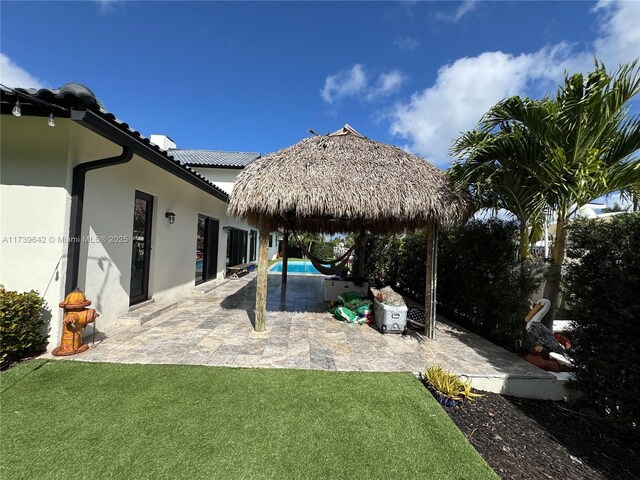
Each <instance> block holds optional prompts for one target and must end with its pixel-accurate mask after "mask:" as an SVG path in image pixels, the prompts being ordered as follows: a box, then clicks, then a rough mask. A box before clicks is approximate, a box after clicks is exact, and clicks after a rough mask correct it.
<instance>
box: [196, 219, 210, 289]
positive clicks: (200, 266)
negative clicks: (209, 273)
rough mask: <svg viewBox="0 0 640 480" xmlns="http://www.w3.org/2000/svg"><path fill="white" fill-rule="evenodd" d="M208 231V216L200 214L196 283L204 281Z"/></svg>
mask: <svg viewBox="0 0 640 480" xmlns="http://www.w3.org/2000/svg"><path fill="white" fill-rule="evenodd" d="M206 233H207V217H205V216H204V215H198V230H197V232H196V285H197V284H199V283H202V282H204V252H205V248H204V247H205V245H206V243H205V241H206Z"/></svg>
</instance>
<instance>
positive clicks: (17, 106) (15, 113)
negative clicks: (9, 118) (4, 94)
mask: <svg viewBox="0 0 640 480" xmlns="http://www.w3.org/2000/svg"><path fill="white" fill-rule="evenodd" d="M11 113H13V116H14V117H19V116H20V115H22V109H21V108H20V100H16V104H15V105H14V106H13V110H11Z"/></svg>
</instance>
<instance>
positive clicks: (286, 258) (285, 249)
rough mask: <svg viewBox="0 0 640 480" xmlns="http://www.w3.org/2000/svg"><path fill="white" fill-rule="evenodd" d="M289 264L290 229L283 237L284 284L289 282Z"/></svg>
mask: <svg viewBox="0 0 640 480" xmlns="http://www.w3.org/2000/svg"><path fill="white" fill-rule="evenodd" d="M288 266H289V230H287V231H286V232H284V237H283V238H282V286H285V285H286V284H287V268H288Z"/></svg>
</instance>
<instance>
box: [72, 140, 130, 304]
mask: <svg viewBox="0 0 640 480" xmlns="http://www.w3.org/2000/svg"><path fill="white" fill-rule="evenodd" d="M132 158H133V149H132V148H131V147H129V146H124V147H122V153H121V154H120V155H116V156H115V157H108V158H101V159H99V160H94V161H91V162H87V163H81V164H79V165H76V166H75V167H74V168H73V180H72V184H71V215H70V221H69V238H68V245H69V246H68V250H67V275H66V282H65V292H66V293H65V294H68V293H70V292H71V291H72V290H73V289H74V288H76V287H77V286H78V277H79V270H80V244H81V243H82V242H81V235H82V213H83V210H84V209H83V202H84V187H85V180H86V175H87V172H89V171H91V170H97V169H99V168H104V167H111V166H113V165H121V164H123V163H127V162H128V161H130V160H131V159H132Z"/></svg>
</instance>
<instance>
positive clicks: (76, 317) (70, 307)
mask: <svg viewBox="0 0 640 480" xmlns="http://www.w3.org/2000/svg"><path fill="white" fill-rule="evenodd" d="M89 305H91V301H90V300H87V298H86V297H85V296H84V293H82V291H81V290H80V289H78V288H76V289H75V290H74V291H73V292H71V293H70V294H69V295H67V298H65V299H64V302H60V308H64V318H63V320H62V340H61V341H60V346H59V347H58V348H56V349H54V350H53V352H51V353H52V354H53V355H56V356H66V355H75V354H76V353H81V352H84V351H85V350H87V349H88V348H89V345H87V344H85V343H83V342H82V333H83V332H84V327H86V326H87V325H88V324H89V323H92V322H94V321H95V320H96V318H97V317H99V316H100V314H98V313H96V311H95V310H94V309H93V308H86V307H88V306H89Z"/></svg>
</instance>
